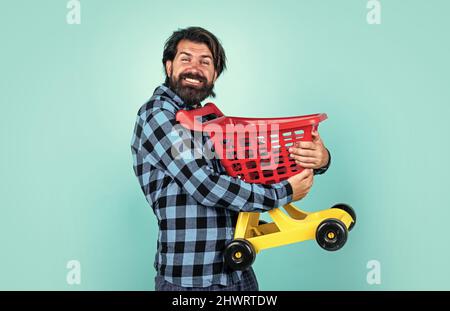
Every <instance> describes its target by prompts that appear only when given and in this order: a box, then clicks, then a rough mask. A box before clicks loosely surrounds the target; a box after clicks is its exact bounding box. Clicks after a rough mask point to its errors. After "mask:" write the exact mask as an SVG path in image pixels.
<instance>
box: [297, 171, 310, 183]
mask: <svg viewBox="0 0 450 311" xmlns="http://www.w3.org/2000/svg"><path fill="white" fill-rule="evenodd" d="M311 172H312V170H310V169H304V170H303V171H301V172H300V173H298V174H297V175H296V177H297V178H299V179H300V180H303V179H306V178H307V177H308V176H310V175H311Z"/></svg>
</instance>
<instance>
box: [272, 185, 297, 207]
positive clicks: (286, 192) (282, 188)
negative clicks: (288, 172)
mask: <svg viewBox="0 0 450 311" xmlns="http://www.w3.org/2000/svg"><path fill="white" fill-rule="evenodd" d="M273 188H274V190H275V192H276V195H277V198H278V206H283V205H286V204H288V203H291V202H292V194H293V191H292V186H291V184H290V183H289V182H288V181H287V179H286V180H283V181H282V182H280V183H277V184H273Z"/></svg>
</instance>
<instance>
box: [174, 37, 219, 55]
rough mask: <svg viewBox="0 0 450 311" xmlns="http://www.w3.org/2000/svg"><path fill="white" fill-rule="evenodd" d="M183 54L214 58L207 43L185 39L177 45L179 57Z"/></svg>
mask: <svg viewBox="0 0 450 311" xmlns="http://www.w3.org/2000/svg"><path fill="white" fill-rule="evenodd" d="M181 52H187V53H189V54H192V55H201V56H209V57H212V54H211V51H210V50H209V48H208V46H207V45H206V44H205V43H199V42H193V41H189V40H185V39H184V40H181V41H180V42H179V43H178V45H177V55H179V54H180V53H181Z"/></svg>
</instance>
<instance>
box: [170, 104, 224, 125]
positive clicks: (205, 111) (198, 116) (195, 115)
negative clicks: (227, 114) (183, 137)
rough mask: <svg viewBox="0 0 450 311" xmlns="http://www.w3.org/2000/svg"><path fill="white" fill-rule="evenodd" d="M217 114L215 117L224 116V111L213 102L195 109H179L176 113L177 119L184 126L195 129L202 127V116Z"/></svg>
mask: <svg viewBox="0 0 450 311" xmlns="http://www.w3.org/2000/svg"><path fill="white" fill-rule="evenodd" d="M208 115H215V118H214V119H216V118H220V117H223V113H222V111H220V110H219V108H217V106H216V105H214V104H213V103H207V104H206V105H205V106H203V107H202V108H198V109H193V110H179V111H178V112H177V114H176V120H177V121H178V122H179V123H181V124H183V126H184V127H186V128H188V129H190V130H193V129H194V128H195V129H199V128H201V127H202V124H203V122H202V117H204V116H208Z"/></svg>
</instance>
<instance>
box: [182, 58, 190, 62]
mask: <svg viewBox="0 0 450 311" xmlns="http://www.w3.org/2000/svg"><path fill="white" fill-rule="evenodd" d="M181 61H182V62H183V63H187V62H189V58H187V57H183V58H181Z"/></svg>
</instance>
